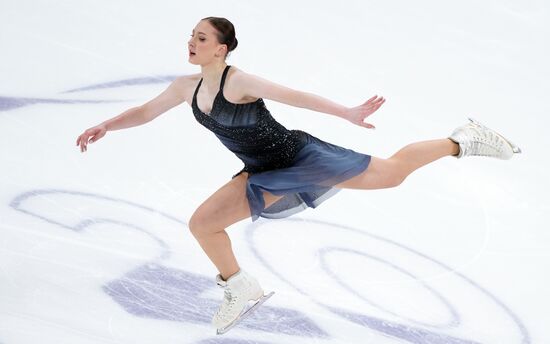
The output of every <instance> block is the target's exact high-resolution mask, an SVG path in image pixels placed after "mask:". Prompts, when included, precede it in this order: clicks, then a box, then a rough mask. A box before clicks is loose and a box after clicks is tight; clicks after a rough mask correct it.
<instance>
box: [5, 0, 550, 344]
mask: <svg viewBox="0 0 550 344" xmlns="http://www.w3.org/2000/svg"><path fill="white" fill-rule="evenodd" d="M548 10H549V5H548V3H547V2H545V1H519V0H515V1H484V2H479V1H471V0H467V1H460V2H447V1H444V2H443V1H435V0H434V1H415V2H409V1H330V2H324V1H323V2H319V1H315V2H314V1H311V2H310V1H303V2H296V1H286V0H285V1H273V2H269V3H268V2H258V1H238V2H236V1H199V2H197V1H194V2H189V1H170V2H168V1H158V2H151V1H128V0H124V1H122V0H121V1H78V2H67V1H53V2H52V1H44V0H33V1H30V0H26V1H19V0H18V1H15V0H11V1H9V0H7V1H2V3H1V4H0V49H1V54H0V61H1V63H0V75H1V78H0V97H2V98H0V106H3V108H0V168H1V174H0V343H1V344H27V343H33V344H34V343H44V344H48V343H79V344H80V343H136V344H141V343H202V344H205V343H226V344H227V343H237V344H239V343H471V342H476V343H549V342H550V334H549V333H548V332H549V330H548V324H550V315H549V314H550V312H549V309H550V292H549V290H550V277H549V271H550V252H549V249H550V221H549V213H550V201H549V200H548V193H549V191H550V181H549V178H548V175H550V168H549V167H550V164H549V158H548V155H549V154H548V151H547V150H548V148H549V147H550V145H549V142H548V141H549V140H548V134H547V133H548V125H549V124H550V120H549V115H550V111H549V110H550V105H549V102H548V101H547V97H548V93H549V91H550V87H549V81H548V80H549V77H550V67H549V64H548V61H549V60H550V54H549V37H550V35H549V33H550V30H549V29H550V24H549V23H550V17H549V13H548ZM206 16H222V17H226V18H228V19H229V20H231V21H232V22H233V23H234V24H235V27H236V32H237V38H238V39H239V46H238V48H237V49H236V50H235V51H234V52H233V53H232V54H231V56H230V57H229V58H228V60H227V63H228V64H232V65H235V66H237V67H239V68H241V69H243V70H245V71H248V72H250V73H254V74H257V75H260V76H262V77H264V78H267V79H269V80H272V81H274V82H277V83H280V84H283V85H285V86H288V87H292V88H295V89H298V90H303V91H307V92H312V93H315V94H319V95H322V96H324V97H326V98H329V99H331V100H333V101H336V102H339V103H341V104H345V105H346V106H355V105H359V104H361V103H363V102H364V101H366V100H367V99H368V98H370V97H371V96H373V95H375V94H377V95H382V96H384V97H385V98H387V101H386V103H385V104H384V105H383V106H382V108H380V109H379V110H378V111H377V112H376V113H375V114H374V115H372V117H370V118H369V119H370V121H371V122H372V123H374V124H375V125H376V127H377V129H376V130H375V131H371V130H368V129H365V128H360V127H357V126H353V125H351V124H350V123H347V122H345V121H343V120H341V119H339V118H337V117H334V116H331V115H327V114H323V113H316V112H313V111H309V110H306V109H300V108H293V107H290V106H287V105H284V104H280V103H276V102H274V101H270V100H266V104H267V107H268V109H269V110H270V111H271V113H272V114H273V116H274V117H275V118H276V119H277V120H279V121H280V122H281V123H282V124H283V125H285V126H286V127H287V128H291V129H298V128H299V129H302V130H305V131H308V132H310V133H312V134H313V135H315V136H318V137H320V138H322V139H324V140H326V141H328V142H332V143H335V144H339V145H342V146H345V147H348V148H352V149H355V150H357V151H361V152H364V153H368V154H372V155H374V156H380V157H387V156H389V155H391V154H393V153H394V152H395V151H397V150H398V149H399V148H401V147H403V146H404V145H406V144H408V143H411V142H414V141H420V140H426V139H432V138H439V137H446V136H448V135H449V134H450V133H451V131H452V130H453V129H454V128H455V127H456V126H458V125H461V124H463V123H465V121H466V117H467V116H473V117H475V118H477V119H478V120H479V121H481V122H483V123H485V124H487V125H488V126H491V127H493V128H494V129H496V130H497V131H499V132H501V133H502V134H506V136H508V137H510V138H511V139H512V140H513V141H514V142H515V143H517V144H518V145H519V146H520V147H521V148H522V150H523V154H521V155H516V156H514V158H513V159H512V160H510V161H499V160H491V159H482V158H469V159H461V160H456V159H453V158H445V159H442V160H440V161H437V162H435V163H433V164H431V165H429V166H427V167H425V168H423V169H421V170H418V171H416V172H415V173H414V174H413V175H411V176H410V177H409V178H408V179H407V180H406V181H405V183H404V184H402V185H401V186H399V187H398V188H394V189H388V190H374V191H359V190H344V191H342V192H340V193H339V194H338V195H336V196H334V197H333V198H331V199H330V200H328V201H326V202H325V203H323V204H322V205H321V206H319V207H318V208H316V209H309V210H306V211H305V212H302V213H300V214H297V215H294V216H292V217H290V218H288V219H283V220H265V219H261V220H259V221H257V222H255V223H252V222H251V221H250V220H244V221H242V222H239V223H237V224H234V225H233V226H231V227H229V228H228V232H229V234H230V236H231V239H232V242H233V248H234V250H235V252H236V255H237V258H238V260H239V262H240V264H241V266H242V267H243V268H245V269H247V270H248V271H250V272H252V273H253V274H254V275H255V276H257V277H258V279H259V280H260V282H261V283H262V285H263V286H264V288H265V289H267V290H275V292H276V294H275V296H274V297H272V298H271V299H270V300H269V301H268V302H267V303H266V304H264V306H262V308H261V309H260V310H259V311H258V313H257V316H256V317H253V318H251V319H249V320H247V321H246V322H245V323H243V324H242V325H239V326H238V327H236V328H234V329H233V330H231V332H229V333H228V334H226V335H224V336H222V337H221V338H220V337H215V335H214V333H215V332H214V330H213V329H212V328H211V327H210V326H209V320H210V316H211V314H212V312H213V310H214V309H213V307H214V306H215V305H217V303H218V302H219V301H220V300H221V297H222V293H221V291H220V290H219V289H218V288H217V287H216V286H215V283H214V276H215V274H216V270H215V268H214V266H213V265H212V264H211V263H210V261H209V260H208V258H207V257H206V255H205V254H204V253H203V252H202V250H201V249H200V247H199V245H198V244H197V242H196V241H195V240H194V238H193V236H192V235H191V234H190V233H189V231H188V228H187V221H188V219H189V218H190V216H191V214H192V213H193V211H194V210H195V209H196V208H197V207H198V206H199V205H200V204H201V203H202V201H204V200H205V199H206V198H207V197H208V196H209V195H210V194H212V193H213V192H214V191H215V190H216V189H217V188H219V187H220V186H221V185H223V184H225V183H226V182H227V181H229V180H230V178H231V176H232V174H234V173H235V172H237V171H238V170H239V169H240V168H241V167H242V163H241V162H240V161H239V160H238V159H237V158H236V157H235V156H234V155H233V154H232V153H231V152H229V151H227V150H226V149H225V148H224V147H223V146H222V145H221V144H220V143H219V142H218V141H217V139H216V138H215V137H214V135H213V134H211V133H209V132H208V131H207V130H206V129H205V128H203V127H201V126H200V125H199V124H198V123H197V122H196V121H195V119H194V117H193V115H192V112H191V109H190V107H189V105H188V104H182V105H180V106H178V107H176V108H174V109H172V110H170V111H168V112H167V113H165V114H163V115H162V116H160V117H158V118H157V119H155V120H154V121H152V122H150V123H148V124H146V125H144V126H140V127H135V128H131V129H127V130H122V131H114V132H109V133H108V134H107V135H106V136H105V137H104V138H103V139H101V140H100V141H99V142H97V143H94V144H92V145H90V146H89V147H88V151H87V152H86V153H84V154H83V153H81V152H80V150H79V149H78V147H76V146H75V141H76V138H77V136H78V135H79V134H80V133H82V131H83V130H84V129H86V128H88V127H91V126H93V125H96V124H98V123H100V122H102V121H104V120H106V119H108V118H111V117H113V116H115V115H118V114H119V113H121V112H123V111H124V110H126V109H128V108H130V107H132V106H137V105H141V104H143V103H144V102H146V101H148V100H149V99H151V98H153V97H154V96H156V95H157V94H159V93H160V92H161V91H162V90H163V89H164V88H166V86H167V85H168V82H160V83H143V84H140V85H133V86H130V85H122V86H120V87H110V88H103V89H94V90H81V91H75V92H71V93H66V91H68V90H71V89H77V88H80V87H85V86H90V85H94V84H101V83H108V82H113V81H119V80H127V79H133V78H147V77H150V78H158V77H162V76H167V75H185V74H190V73H197V72H200V69H199V68H198V67H197V66H195V65H192V64H190V63H189V62H188V59H187V40H188V38H189V34H190V33H191V30H192V29H193V28H194V26H195V25H196V24H197V22H198V21H199V20H200V19H201V18H203V17H206ZM17 99H19V101H23V102H25V101H24V99H27V100H26V103H25V105H24V106H13V107H10V108H8V105H9V104H14V102H16V101H17ZM28 99H42V100H41V101H37V102H36V103H34V104H29V100H28ZM45 100H49V101H45ZM60 100H79V101H84V100H86V101H90V102H88V103H86V102H80V103H78V102H76V103H63V102H59V101H60ZM99 100H101V101H104V102H101V103H94V102H95V101H99ZM52 101H57V103H56V102H52ZM262 312H263V313H262Z"/></svg>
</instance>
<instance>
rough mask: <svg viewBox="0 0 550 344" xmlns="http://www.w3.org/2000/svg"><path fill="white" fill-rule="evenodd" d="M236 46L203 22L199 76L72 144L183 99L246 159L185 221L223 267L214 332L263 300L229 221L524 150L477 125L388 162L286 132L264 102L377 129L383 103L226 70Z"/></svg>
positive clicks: (83, 144) (216, 25)
mask: <svg viewBox="0 0 550 344" xmlns="http://www.w3.org/2000/svg"><path fill="white" fill-rule="evenodd" d="M236 47H237V39H236V37H235V29H234V27H233V25H232V24H231V22H229V21H228V20H227V19H225V18H219V17H207V18H204V19H202V20H201V21H200V22H199V23H198V24H197V25H196V26H195V28H194V29H193V32H192V35H191V39H190V40H189V42H188V48H189V62H190V63H192V64H195V65H200V66H201V73H198V74H193V75H188V76H182V77H178V78H177V79H175V80H174V81H173V82H172V83H171V84H170V86H169V87H168V88H167V89H166V90H165V91H164V92H162V93H161V94H160V95H159V96H157V97H156V98H154V99H153V100H151V101H149V102H147V103H145V104H143V105H141V106H139V107H136V108H131V109H129V110H127V111H125V112H124V113H122V114H121V115H119V116H117V117H114V118H112V119H109V120H107V121H105V122H103V123H101V124H99V125H98V126H95V127H92V128H89V129H87V130H86V131H85V132H84V133H83V134H81V135H80V136H79V137H78V139H77V141H76V144H77V146H78V145H80V148H81V151H82V152H84V151H86V149H87V144H88V143H92V142H95V141H97V140H99V139H100V138H101V137H103V136H104V135H105V133H106V132H107V131H108V130H118V129H123V128H128V127H133V126H137V125H141V124H144V123H146V122H149V121H151V120H153V119H154V118H156V117H157V116H159V115H160V114H162V113H164V112H165V111H167V110H169V109H170V108H172V107H174V106H176V105H178V104H181V103H183V102H187V103H188V104H190V105H191V108H192V110H193V114H194V116H195V118H196V120H197V121H198V122H199V123H201V124H202V125H204V126H205V127H207V128H208V129H210V130H211V131H213V132H214V134H215V135H216V136H217V137H218V138H219V139H220V140H221V142H222V143H223V144H224V145H226V146H227V148H229V149H230V150H231V151H232V152H234V153H235V154H236V155H237V156H238V157H239V158H240V159H241V160H242V161H243V162H244V165H245V166H244V168H243V169H242V170H241V171H240V172H238V173H237V174H235V175H234V176H233V178H232V179H231V181H229V182H228V183H227V184H225V185H224V186H222V187H221V188H220V189H219V190H218V191H216V192H215V193H214V194H213V195H212V196H210V197H209V198H208V199H207V200H206V201H204V203H202V204H201V205H200V206H199V207H198V208H197V209H196V211H195V212H194V213H193V215H192V216H191V219H190V221H189V229H190V230H191V232H192V233H193V235H194V237H195V238H196V239H197V240H198V242H199V244H200V245H201V247H202V248H203V250H204V251H205V252H206V254H207V255H208V257H209V258H210V259H211V260H212V262H213V263H214V265H215V266H216V268H217V269H218V271H219V274H218V275H217V276H216V281H217V284H218V285H219V286H221V287H223V288H224V289H225V297H224V300H223V303H222V304H221V306H220V308H219V309H218V311H217V313H216V314H215V315H214V317H213V320H212V323H213V325H214V326H215V327H216V328H217V329H218V333H223V332H225V331H226V330H227V329H229V328H230V327H231V326H233V325H234V324H235V323H236V321H238V320H239V319H242V315H243V314H244V313H243V312H246V313H247V314H248V311H247V310H246V308H247V303H248V301H251V300H253V301H257V302H256V305H258V304H259V302H263V300H264V299H265V296H264V292H263V290H262V288H261V287H260V285H259V284H258V281H257V280H256V279H255V278H254V277H252V276H250V275H249V274H248V273H247V272H245V271H244V270H242V269H240V267H239V265H238V264H237V261H236V259H235V256H234V254H233V251H232V248H231V241H230V239H229V236H228V235H227V233H226V231H225V228H226V227H228V226H230V225H231V224H233V223H235V222H238V221H240V220H243V219H245V218H248V217H251V218H252V220H253V221H255V220H256V219H257V218H258V217H259V216H262V217H267V218H278V217H279V218H280V217H285V216H289V215H291V214H294V213H296V212H297V211H300V210H303V209H305V208H307V207H312V208H315V207H316V206H317V205H319V204H320V203H321V202H323V201H324V200H326V199H327V198H328V197H330V196H332V195H334V194H335V193H336V192H337V191H339V190H341V189H346V188H348V189H380V188H389V187H395V186H397V185H399V184H400V183H401V182H402V181H403V180H404V179H405V178H406V177H407V176H408V175H409V174H411V173H412V172H413V171H414V170H416V169H418V168H419V167H422V166H424V165H426V164H428V163H430V162H432V161H435V160H437V159H440V158H442V157H445V156H456V157H457V158H462V157H464V156H469V155H482V156H490V157H495V158H500V159H509V158H511V156H512V155H513V153H519V152H520V150H519V148H517V147H516V146H514V145H513V144H512V143H511V142H509V141H507V140H506V139H505V138H503V137H502V136H500V135H498V134H497V133H496V132H494V131H492V130H491V129H488V128H486V127H484V126H482V125H480V124H479V123H477V122H474V121H473V120H470V121H471V123H468V124H466V125H464V126H462V127H460V128H457V129H456V130H455V131H454V132H453V133H452V135H451V136H450V137H449V138H441V139H436V140H430V141H423V142H417V143H413V144H410V145H407V146H406V147H404V148H402V149H401V150H399V151H398V152H397V153H395V154H394V155H393V156H391V157H390V158H388V159H382V158H377V157H374V156H370V155H367V154H362V153H358V152H355V151H353V150H350V149H345V148H342V147H339V146H337V145H333V144H330V143H327V142H325V141H322V140H320V139H318V138H316V137H314V136H312V135H310V134H308V133H306V132H303V131H300V130H288V129H286V128H285V127H283V126H282V125H281V124H279V123H278V122H276V121H275V120H274V119H273V117H272V116H271V114H270V113H269V111H268V110H267V108H266V106H265V104H264V102H263V99H264V98H267V99H271V100H274V101H278V102H281V103H285V104H288V105H292V106H296V107H302V108H307V109H310V110H314V111H318V112H323V113H327V114H331V115H335V116H338V117H341V118H342V119H345V120H348V121H350V122H351V123H353V124H356V125H359V126H362V127H365V128H372V129H374V126H373V125H372V124H370V123H365V122H364V119H365V118H366V117H367V116H369V115H371V114H372V113H373V112H375V111H376V110H377V109H378V108H380V106H381V105H382V104H383V103H384V102H385V99H384V98H383V97H378V96H374V97H372V98H370V99H369V100H367V101H366V102H365V103H363V104H361V105H359V106H356V107H351V108H348V107H345V106H342V105H340V104H337V103H334V102H332V101H330V100H328V99H326V98H323V97H320V96H317V95H314V94H311V93H306V92H300V91H296V90H293V89H290V88H287V87H284V86H281V85H278V84H275V83H272V82H270V81H268V80H265V79H263V78H260V77H257V76H255V75H252V74H248V73H246V72H244V71H242V70H240V69H238V68H236V67H234V66H229V65H227V64H226V63H225V59H226V57H227V55H228V54H229V52H231V51H233V50H234V49H235V48H236ZM224 86H225V87H224ZM90 137H91V138H90ZM269 296H271V295H269Z"/></svg>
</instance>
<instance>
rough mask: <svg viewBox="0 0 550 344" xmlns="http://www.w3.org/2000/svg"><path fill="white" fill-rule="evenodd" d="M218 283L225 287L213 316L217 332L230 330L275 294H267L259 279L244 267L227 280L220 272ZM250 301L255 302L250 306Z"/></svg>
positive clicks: (222, 332)
mask: <svg viewBox="0 0 550 344" xmlns="http://www.w3.org/2000/svg"><path fill="white" fill-rule="evenodd" d="M216 283H217V284H218V285H219V286H220V287H221V288H223V289H225V291H224V294H225V296H224V299H223V302H222V304H221V306H220V308H219V309H218V311H217V312H216V314H215V315H214V317H213V318H212V325H213V326H214V327H216V333H217V334H224V333H226V332H227V331H229V330H230V329H231V328H233V327H234V326H235V325H237V324H238V323H239V322H241V321H242V320H243V319H244V318H246V317H247V316H248V315H250V314H251V313H252V312H253V311H254V310H255V309H256V308H258V307H259V306H260V305H261V304H262V303H264V302H265V301H266V300H267V299H268V298H270V297H271V296H272V295H273V294H274V292H270V293H269V294H267V295H265V294H264V291H263V289H262V288H261V287H260V284H259V283H258V281H257V280H256V279H255V278H254V277H252V276H250V275H249V274H248V273H246V272H245V271H243V270H242V269H241V270H239V272H237V273H236V274H234V275H233V276H231V277H229V278H228V279H227V281H224V280H223V279H222V277H221V275H219V274H218V275H217V276H216ZM249 301H254V302H255V303H254V304H253V305H252V306H249V305H248V303H249Z"/></svg>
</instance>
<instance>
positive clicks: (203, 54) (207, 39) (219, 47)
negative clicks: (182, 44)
mask: <svg viewBox="0 0 550 344" xmlns="http://www.w3.org/2000/svg"><path fill="white" fill-rule="evenodd" d="M187 47H188V49H189V51H188V53H189V62H191V63H192V64H196V65H203V64H208V63H209V62H211V61H212V60H213V59H216V58H220V59H222V60H223V59H224V56H225V51H226V49H227V45H225V44H220V43H218V39H217V37H216V29H215V28H214V27H213V26H212V25H210V23H209V22H208V21H207V20H201V21H200V22H199V23H198V24H197V26H195V28H194V29H193V31H192V32H191V38H190V39H189V42H187ZM193 53H194V54H193Z"/></svg>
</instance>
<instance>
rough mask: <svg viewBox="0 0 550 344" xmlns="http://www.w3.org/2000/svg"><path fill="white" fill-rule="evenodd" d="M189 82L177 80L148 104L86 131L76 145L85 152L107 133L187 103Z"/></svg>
mask: <svg viewBox="0 0 550 344" xmlns="http://www.w3.org/2000/svg"><path fill="white" fill-rule="evenodd" d="M188 82H189V79H188V77H186V76H181V77H178V78H176V79H175V80H174V81H173V82H172V83H171V84H170V86H168V88H167V89H166V90H164V91H163V92H162V93H161V94H159V95H158V96H157V97H155V98H154V99H152V100H150V101H148V102H147V103H145V104H143V105H141V106H137V107H133V108H130V109H128V110H126V111H124V112H123V113H121V114H120V115H118V116H116V117H113V118H111V119H108V120H106V121H104V122H102V123H101V124H99V125H97V126H95V127H92V128H89V129H86V130H85V131H84V133H82V134H81V135H80V136H79V137H78V138H77V140H76V145H77V146H78V145H80V150H81V151H82V152H85V151H86V150H87V145H88V143H93V142H95V141H97V140H99V139H100V138H102V137H103V136H105V134H106V132H107V131H112V130H119V129H125V128H130V127H135V126H138V125H142V124H145V123H147V122H149V121H152V120H153V119H155V118H156V117H158V116H159V115H161V114H163V113H164V112H166V111H168V110H170V109H171V108H173V107H174V106H176V105H179V104H181V103H183V102H184V101H185V99H186V94H185V92H186V90H187V89H188V88H187V87H186V84H187V83H188ZM90 137H91V138H90Z"/></svg>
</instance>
